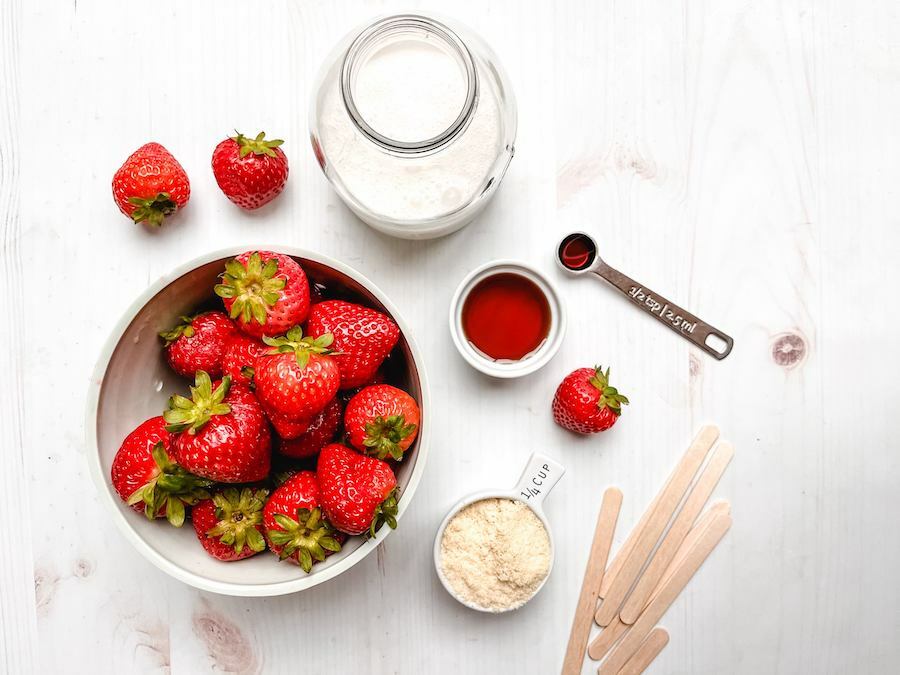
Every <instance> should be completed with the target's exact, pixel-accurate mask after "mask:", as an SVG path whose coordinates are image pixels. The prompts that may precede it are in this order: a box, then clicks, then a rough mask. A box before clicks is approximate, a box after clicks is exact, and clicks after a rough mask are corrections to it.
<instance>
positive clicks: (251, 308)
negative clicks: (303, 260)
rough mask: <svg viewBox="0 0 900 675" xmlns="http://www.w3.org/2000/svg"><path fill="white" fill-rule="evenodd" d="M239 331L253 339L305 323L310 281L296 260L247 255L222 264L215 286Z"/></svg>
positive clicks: (266, 254) (268, 253) (266, 253)
mask: <svg viewBox="0 0 900 675" xmlns="http://www.w3.org/2000/svg"><path fill="white" fill-rule="evenodd" d="M214 290H215V292H216V295H218V296H219V297H220V298H222V303H223V304H224V305H225V310H226V311H227V312H228V314H229V316H230V317H231V318H232V319H234V320H235V321H237V325H238V328H240V329H241V330H242V331H243V332H244V333H246V334H247V335H250V336H253V337H257V338H260V337H263V336H264V335H281V334H282V333H285V332H287V331H288V330H290V329H291V328H292V327H294V326H296V325H297V324H301V323H303V322H304V321H306V317H307V315H308V314H309V280H308V279H307V278H306V273H305V272H304V271H303V268H302V267H300V265H299V264H298V263H297V261H296V260H294V259H293V258H291V257H290V256H288V255H284V254H281V253H272V252H271V251H247V252H245V253H241V254H240V255H239V256H237V257H236V258H234V259H232V260H229V261H228V262H227V263H225V271H224V272H223V273H222V280H221V282H220V283H218V284H216V286H215V289H214Z"/></svg>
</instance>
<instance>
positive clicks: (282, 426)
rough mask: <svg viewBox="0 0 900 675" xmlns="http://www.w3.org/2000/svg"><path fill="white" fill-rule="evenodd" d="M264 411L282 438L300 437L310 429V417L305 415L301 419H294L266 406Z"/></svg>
mask: <svg viewBox="0 0 900 675" xmlns="http://www.w3.org/2000/svg"><path fill="white" fill-rule="evenodd" d="M263 411H264V412H265V413H266V417H268V418H269V421H270V422H271V423H272V426H273V427H274V428H275V433H276V434H278V437H279V438H281V439H292V438H300V437H301V436H302V435H303V434H305V433H306V432H307V430H308V429H309V418H306V417H304V418H302V419H299V420H292V419H288V418H287V417H282V416H281V415H279V414H277V413H274V412H271V411H269V410H266V409H265V408H263Z"/></svg>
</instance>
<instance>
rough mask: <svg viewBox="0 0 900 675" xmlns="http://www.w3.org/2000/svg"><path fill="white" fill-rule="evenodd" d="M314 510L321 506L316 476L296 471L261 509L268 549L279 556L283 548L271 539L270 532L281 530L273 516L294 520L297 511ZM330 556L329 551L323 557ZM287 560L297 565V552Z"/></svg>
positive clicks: (312, 473) (343, 538)
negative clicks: (282, 515)
mask: <svg viewBox="0 0 900 675" xmlns="http://www.w3.org/2000/svg"><path fill="white" fill-rule="evenodd" d="M315 508H321V505H320V503H319V483H318V480H317V479H316V474H315V473H314V472H312V471H298V472H297V473H295V474H294V475H292V476H291V477H290V478H288V479H287V480H286V481H285V482H284V483H282V484H281V486H279V487H278V488H277V489H276V490H275V491H274V492H273V493H272V495H271V496H270V497H269V500H268V501H267V502H266V506H265V508H264V509H263V530H264V532H265V535H266V541H267V542H268V544H269V548H270V549H271V550H272V551H273V552H274V553H275V554H276V555H279V556H280V555H281V552H282V550H283V548H284V546H283V545H282V546H279V545H278V544H276V543H274V542H273V541H272V539H271V532H272V531H278V530H282V528H281V526H280V525H279V524H278V523H277V522H276V520H275V515H276V514H279V513H280V514H284V515H286V516H288V517H290V518H296V514H297V510H298V509H309V510H312V509H315ZM334 534H335V537H334V538H335V539H337V540H338V542H341V543H342V542H343V541H344V540H345V539H346V537H344V536H343V535H342V534H341V533H339V532H337V533H334ZM330 554H331V552H330V551H326V553H325V555H330ZM287 560H290V561H291V562H293V563H295V564H296V563H298V561H299V551H295V552H294V553H292V554H291V556H290V557H289V558H287Z"/></svg>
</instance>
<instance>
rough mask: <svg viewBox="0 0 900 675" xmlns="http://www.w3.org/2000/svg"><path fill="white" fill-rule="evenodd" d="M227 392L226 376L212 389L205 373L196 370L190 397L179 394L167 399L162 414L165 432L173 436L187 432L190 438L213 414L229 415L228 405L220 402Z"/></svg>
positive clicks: (228, 379)
mask: <svg viewBox="0 0 900 675" xmlns="http://www.w3.org/2000/svg"><path fill="white" fill-rule="evenodd" d="M229 389H231V376H230V375H226V376H225V377H223V378H222V381H221V382H220V383H219V386H218V387H216V388H215V390H213V388H212V380H211V379H210V377H209V373H207V372H206V371H205V370H198V371H197V374H196V376H195V381H194V385H193V386H192V387H190V390H191V397H190V398H186V397H184V396H180V395H179V394H175V395H174V396H172V397H171V398H169V409H168V410H166V411H165V412H164V413H163V419H165V420H166V422H168V424H166V431H168V432H170V433H173V434H177V433H180V432H182V431H187V432H188V433H189V434H191V435H192V436H193V435H194V434H196V433H197V432H198V431H200V429H202V428H203V426H204V425H205V424H206V423H207V422H209V421H210V420H211V419H212V417H213V415H227V414H228V413H230V412H231V406H230V405H228V404H227V403H225V402H224V401H225V397H226V396H227V395H228V390H229Z"/></svg>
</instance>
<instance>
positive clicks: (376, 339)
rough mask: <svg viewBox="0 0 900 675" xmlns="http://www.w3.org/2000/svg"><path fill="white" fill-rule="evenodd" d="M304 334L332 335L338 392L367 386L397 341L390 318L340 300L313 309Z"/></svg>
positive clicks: (397, 336) (395, 329) (326, 302)
mask: <svg viewBox="0 0 900 675" xmlns="http://www.w3.org/2000/svg"><path fill="white" fill-rule="evenodd" d="M307 332H308V333H309V334H310V335H316V336H317V335H324V334H326V333H330V334H331V335H333V336H334V343H333V345H332V349H334V351H335V352H336V354H335V356H334V359H335V361H337V364H338V367H339V368H340V369H341V389H352V388H353V387H361V386H363V385H365V384H369V383H370V382H371V380H372V378H373V377H375V373H376V372H377V371H378V368H379V366H380V365H381V364H382V363H383V362H384V360H385V359H386V358H387V356H388V354H390V353H391V350H392V349H393V348H394V346H395V345H396V344H397V340H399V339H400V329H399V328H398V327H397V324H396V323H394V321H393V319H391V318H390V317H388V316H385V315H384V314H382V313H381V312H377V311H375V310H374V309H370V308H368V307H364V306H363V305H357V304H355V303H352V302H345V301H343V300H326V301H324V302H320V303H318V304H316V305H314V306H313V308H312V310H311V311H310V313H309V323H308V324H307Z"/></svg>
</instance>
